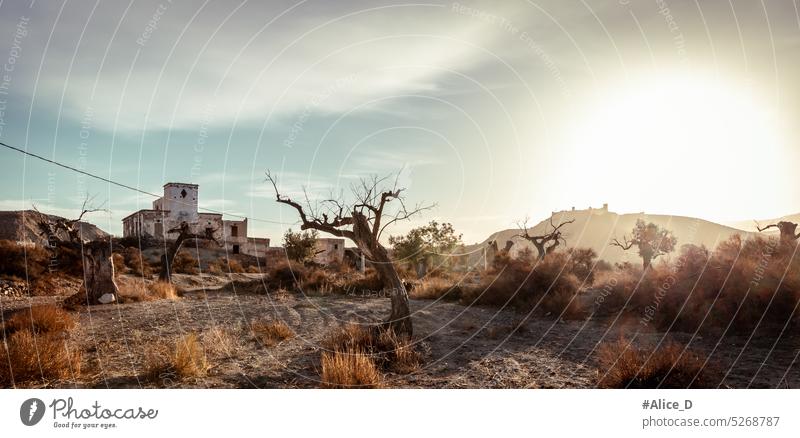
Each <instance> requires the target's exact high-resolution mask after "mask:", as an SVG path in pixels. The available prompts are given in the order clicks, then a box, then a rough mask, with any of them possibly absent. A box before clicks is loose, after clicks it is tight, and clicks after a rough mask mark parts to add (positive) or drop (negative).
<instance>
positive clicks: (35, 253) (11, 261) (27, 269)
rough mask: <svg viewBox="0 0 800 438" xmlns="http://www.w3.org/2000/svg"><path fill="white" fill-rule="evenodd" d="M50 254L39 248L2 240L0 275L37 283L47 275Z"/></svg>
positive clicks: (0, 246) (0, 247)
mask: <svg viewBox="0 0 800 438" xmlns="http://www.w3.org/2000/svg"><path fill="white" fill-rule="evenodd" d="M49 262H50V254H49V253H48V252H47V250H45V249H44V248H41V247H38V246H22V245H18V244H17V243H16V242H13V241H10V240H0V275H2V276H6V277H11V278H15V279H27V280H28V281H36V280H37V279H39V278H40V277H41V276H43V275H44V274H46V273H47V267H48V264H49Z"/></svg>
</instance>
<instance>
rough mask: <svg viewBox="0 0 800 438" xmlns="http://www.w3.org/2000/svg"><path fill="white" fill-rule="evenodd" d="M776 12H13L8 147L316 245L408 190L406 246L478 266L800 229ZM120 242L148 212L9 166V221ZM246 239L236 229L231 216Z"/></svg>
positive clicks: (161, 8) (114, 196) (679, 5)
mask: <svg viewBox="0 0 800 438" xmlns="http://www.w3.org/2000/svg"><path fill="white" fill-rule="evenodd" d="M797 8H798V6H797V5H796V3H795V2H793V1H792V0H780V1H779V0H764V1H749V0H748V1H744V0H739V1H733V0H732V1H729V2H726V1H699V0H698V1H677V0H671V1H660V0H659V1H649V0H639V1H636V0H615V1H589V0H586V1H564V0H553V1H527V0H525V1H515V0H509V1H503V2H496V1H477V2H471V1H463V2H426V3H399V2H391V1H387V2H384V1H363V2H360V1H336V2H331V1H321V0H318V1H311V0H309V1H269V2H256V1H244V2H237V1H200V0H196V1H185V2H178V1H174V2H170V1H168V0H161V1H152V2H151V1H136V2H124V1H119V2H99V1H97V2H93V1H63V2H59V1H42V0H39V1H35V2H30V1H27V0H25V1H23V0H16V1H15V0H11V1H9V0H5V1H0V66H1V68H2V70H0V141H2V142H4V143H7V144H9V145H13V146H15V147H19V148H21V149H24V150H27V151H30V152H32V153H35V154H39V155H41V156H44V157H46V158H48V159H52V160H55V161H58V162H61V163H64V164H66V165H68V166H72V167H75V168H77V169H81V170H83V171H86V172H90V173H94V174H97V175H100V176H102V177H104V178H108V179H112V180H114V181H118V182H120V183H123V184H127V185H130V186H132V187H135V188H138V189H140V190H142V191H145V192H150V193H160V192H161V190H162V189H161V186H162V185H163V184H164V183H166V182H170V181H178V182H191V183H196V184H199V185H200V195H199V197H200V199H199V202H200V206H201V207H202V208H207V209H214V210H219V211H224V212H226V213H228V214H230V215H241V216H247V217H249V218H251V222H250V230H249V232H250V235H251V236H258V237H271V238H272V239H273V240H275V241H277V240H279V239H280V235H281V234H282V233H283V231H284V230H285V229H286V228H289V227H295V229H296V228H297V223H296V222H297V217H296V214H295V212H294V211H293V210H292V209H291V208H287V207H286V206H281V205H278V204H276V203H275V200H274V194H273V192H272V191H271V186H270V185H269V184H268V183H266V182H265V179H264V172H265V171H266V170H271V171H272V172H273V173H274V174H275V175H276V176H277V177H278V183H279V186H280V188H281V190H282V191H284V192H285V193H287V194H290V195H294V196H297V195H301V194H302V193H303V191H304V190H305V191H306V193H308V196H309V199H310V200H311V201H312V202H314V201H315V200H318V199H323V197H326V196H328V195H329V194H330V193H345V194H346V193H347V191H348V190H349V188H350V186H351V184H352V183H353V182H355V181H357V180H358V179H359V178H362V177H367V176H370V175H373V174H377V175H389V174H392V173H396V174H399V178H398V181H399V182H400V184H401V185H402V186H403V187H405V188H406V189H407V190H406V192H405V193H406V195H407V197H408V201H409V202H410V203H414V204H416V203H435V204H436V207H435V208H434V209H432V210H430V211H426V212H425V214H423V215H421V216H419V217H418V218H416V219H415V220H414V221H411V222H408V223H403V224H399V225H398V226H397V227H396V228H394V229H393V230H389V231H388V233H389V234H400V233H403V232H405V231H407V230H408V229H409V228H410V227H413V226H417V225H420V224H422V223H426V222H428V221H430V220H439V221H445V222H451V223H452V224H453V225H454V226H455V228H456V229H457V230H458V231H459V232H461V233H463V235H464V240H465V241H467V242H474V241H481V240H483V239H484V238H486V237H487V236H488V235H489V234H491V233H492V232H494V231H497V230H500V229H505V228H510V227H513V226H514V224H515V223H516V222H518V221H519V220H520V219H522V218H524V217H530V218H532V219H534V220H536V221H538V220H540V219H545V218H546V217H548V216H549V215H550V212H552V211H559V210H564V209H569V208H571V207H573V206H574V207H577V208H579V209H581V208H586V207H589V206H594V207H599V206H601V205H602V204H604V203H608V204H609V208H610V210H612V211H615V212H618V213H630V212H640V211H644V212H647V213H654V214H673V215H685V216H694V217H700V218H703V219H708V220H712V221H717V222H727V221H738V220H747V219H754V218H772V217H778V216H783V215H787V214H793V213H797V212H800V176H799V174H798V172H797V171H796V165H797V163H798V160H799V159H800V147H799V146H800V144H798V140H797V139H798V134H800V132H798V127H797V126H798V124H797V123H795V121H796V120H798V116H799V115H800V114H798V112H800V83H799V82H798V77H800V14H798V9H797ZM87 194H88V195H89V196H91V197H93V199H94V200H95V203H96V204H102V205H103V206H104V207H105V208H106V209H107V210H108V211H107V212H98V213H94V214H93V215H92V216H91V217H90V218H89V220H90V221H91V222H93V223H95V224H97V225H98V226H100V227H101V228H103V229H105V230H107V231H109V232H112V233H115V234H121V229H122V224H121V219H122V218H123V217H125V216H127V215H128V214H130V213H131V212H133V211H136V210H138V209H141V208H149V207H150V204H151V202H152V200H153V199H154V198H153V197H152V196H150V195H147V194H142V193H137V192H135V191H133V190H129V189H124V188H120V187H117V186H113V185H111V184H109V183H106V182H102V181H98V180H94V179H91V178H88V177H86V176H83V175H80V174H78V173H75V172H72V171H69V170H66V169H62V168H59V167H55V166H53V165H51V164H48V163H44V162H41V161H39V160H36V159H33V158H31V157H25V156H24V155H22V154H20V153H19V152H15V151H11V150H8V149H4V148H0V210H19V209H26V208H29V207H30V206H31V205H36V206H37V207H38V208H39V209H40V210H44V211H48V212H52V213H55V214H61V215H63V216H67V217H70V216H75V215H76V214H77V212H78V210H79V209H80V206H81V204H82V201H83V199H84V198H85V197H86V196H87ZM231 217H232V216H231Z"/></svg>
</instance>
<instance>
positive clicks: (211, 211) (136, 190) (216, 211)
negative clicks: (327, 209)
mask: <svg viewBox="0 0 800 438" xmlns="http://www.w3.org/2000/svg"><path fill="white" fill-rule="evenodd" d="M0 146H3V147H5V148H8V149H11V150H14V151H17V152H20V153H22V154H25V155H27V156H29V157H33V158H36V159H39V160H42V161H45V162H47V163H50V164H54V165H56V166H59V167H63V168H64V169H68V170H71V171H73V172H77V173H80V174H82V175H86V176H88V177H91V178H94V179H98V180H100V181H103V182H107V183H109V184H113V185H115V186H118V187H122V188H124V189H128V190H133V191H134V192H138V193H141V194H144V195H148V196H153V197H155V198H161V197H162V195H157V194H155V193H151V192H148V191H146V190H142V189H139V188H136V187H132V186H129V185H127V184H123V183H120V182H117V181H114V180H110V179H108V178H104V177H102V176H99V175H95V174H93V173H89V172H86V171H84V170H80V169H76V168H74V167H72V166H68V165H66V164H63V163H59V162H58V161H55V160H51V159H49V158H45V157H43V156H41V155H37V154H34V153H33V152H28V151H26V150H24V149H20V148H18V147H14V146H11V145H7V144H5V143H3V142H0ZM178 202H179V203H183V204H185V205H192V204H189V203H188V202H182V201H178ZM198 210H203V211H207V212H209V213H218V214H224V215H228V216H232V217H238V218H241V219H247V220H252V221H257V222H265V223H270V224H279V225H294V224H289V223H286V222H280V221H273V220H269V219H259V218H250V217H247V216H241V215H238V214H232V213H226V212H224V211H219V210H214V209H211V208H204V207H198Z"/></svg>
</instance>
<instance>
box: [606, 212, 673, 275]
mask: <svg viewBox="0 0 800 438" xmlns="http://www.w3.org/2000/svg"><path fill="white" fill-rule="evenodd" d="M677 243H678V239H677V238H675V236H674V235H672V232H671V231H669V230H666V229H663V228H661V227H659V226H658V225H656V224H654V223H652V222H650V223H649V224H646V223H645V222H644V221H643V220H641V219H638V220H637V221H636V226H634V227H633V232H632V236H631V237H628V236H624V237H623V241H622V242H620V241H619V240H618V239H614V240H613V241H612V242H611V245H612V246H617V247H620V248H622V249H623V250H625V251H627V250H629V249H631V248H633V247H634V246H635V247H637V248H638V249H639V256H640V257H642V267H644V269H647V268H648V267H649V266H650V264H651V263H652V262H653V260H654V259H655V258H656V257H658V256H660V255H663V254H667V253H670V252H672V251H674V250H675V245H676V244H677Z"/></svg>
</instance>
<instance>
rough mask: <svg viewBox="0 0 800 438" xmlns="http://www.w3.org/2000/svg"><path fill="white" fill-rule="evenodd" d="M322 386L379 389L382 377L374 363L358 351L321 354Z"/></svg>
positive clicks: (381, 384)
mask: <svg viewBox="0 0 800 438" xmlns="http://www.w3.org/2000/svg"><path fill="white" fill-rule="evenodd" d="M321 376H322V385H323V386H324V387H326V388H380V387H382V386H383V376H381V373H380V372H378V369H377V367H376V366H375V362H374V361H373V360H372V358H370V357H369V356H368V355H366V354H364V353H362V352H359V351H358V350H348V351H333V352H324V353H322V373H321Z"/></svg>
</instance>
